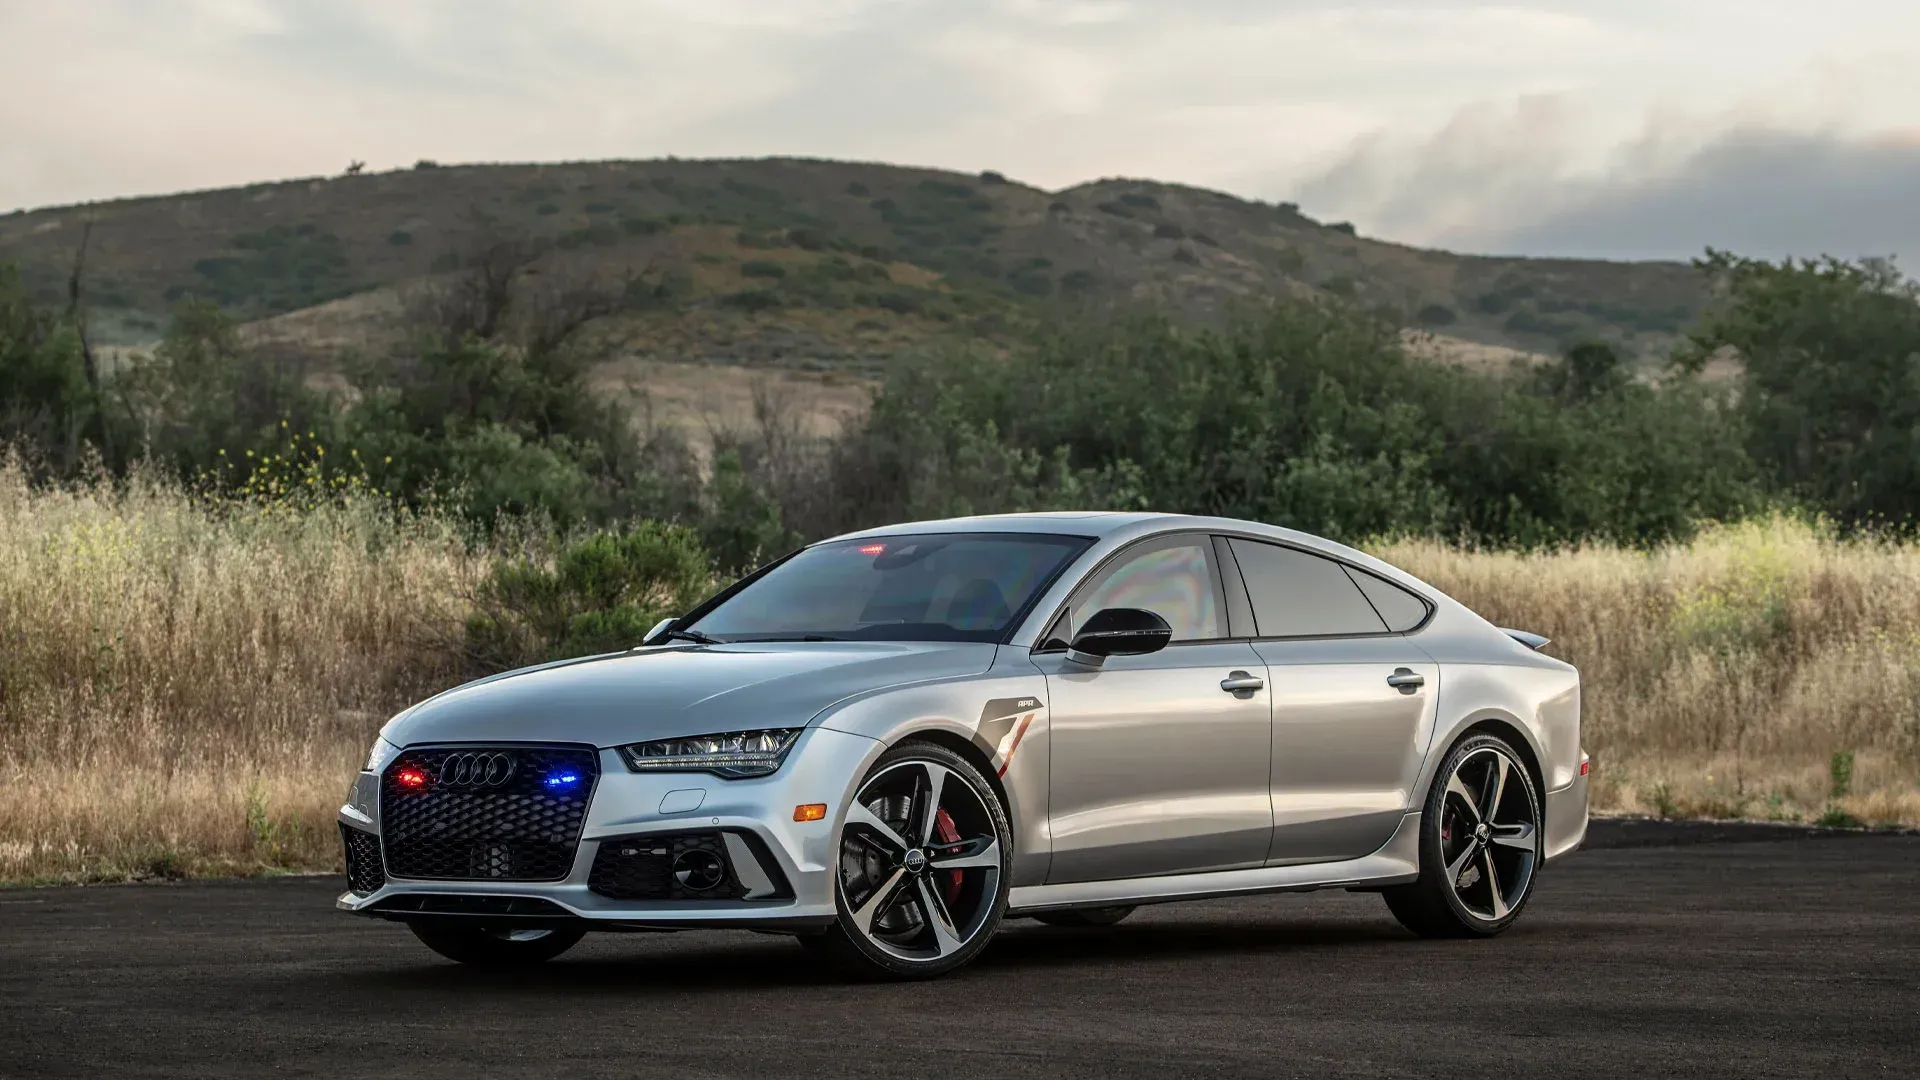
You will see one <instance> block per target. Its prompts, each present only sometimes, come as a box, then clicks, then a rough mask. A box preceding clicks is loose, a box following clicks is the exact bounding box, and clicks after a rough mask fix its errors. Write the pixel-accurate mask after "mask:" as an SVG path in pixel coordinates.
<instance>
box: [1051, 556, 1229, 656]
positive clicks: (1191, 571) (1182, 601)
mask: <svg viewBox="0 0 1920 1080" xmlns="http://www.w3.org/2000/svg"><path fill="white" fill-rule="evenodd" d="M1212 550H1213V541H1212V539H1211V538H1210V537H1205V536H1196V537H1192V538H1190V539H1189V538H1182V539H1181V540H1179V541H1177V542H1175V543H1171V544H1158V543H1156V544H1153V545H1151V546H1150V547H1149V548H1148V549H1147V550H1145V551H1142V552H1140V553H1138V554H1127V555H1122V556H1121V561H1120V562H1119V563H1117V564H1115V565H1114V566H1111V567H1109V568H1107V569H1106V570H1104V571H1102V572H1101V576H1100V580H1099V582H1098V583H1097V584H1095V585H1094V586H1093V588H1092V589H1091V590H1090V591H1089V592H1088V593H1087V594H1086V595H1085V596H1084V597H1083V598H1081V599H1080V600H1077V601H1075V602H1074V605H1073V611H1072V612H1071V613H1070V614H1071V616H1072V622H1073V629H1075V630H1078V629H1079V628H1080V626H1081V624H1082V623H1084V622H1086V621H1087V620H1088V619H1089V618H1091V617H1092V616H1093V615H1094V614H1095V613H1096V612H1099V611H1101V610H1102V609H1104V608H1141V609H1143V610H1146V611H1151V612H1153V613H1154V614H1155V615H1158V616H1160V617H1161V618H1163V619H1165V620H1167V625H1169V626H1171V627H1173V640H1175V641H1205V640H1208V639H1211V638H1217V637H1220V636H1222V635H1221V630H1220V604H1219V601H1218V598H1217V596H1216V590H1215V589H1214V587H1213V581H1214V575H1213V565H1212V563H1211V562H1210V561H1209V560H1210V556H1211V553H1212ZM1069 636H1071V635H1069Z"/></svg>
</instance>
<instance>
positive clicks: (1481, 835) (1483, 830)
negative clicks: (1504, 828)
mask: <svg viewBox="0 0 1920 1080" xmlns="http://www.w3.org/2000/svg"><path fill="white" fill-rule="evenodd" d="M1492 835H1493V830H1492V829H1490V828H1488V827H1487V824H1486V823H1485V822H1481V823H1480V825H1479V826H1478V827H1476V828H1475V829H1474V830H1473V838H1474V839H1475V840H1480V841H1485V840H1486V838H1487V837H1489V836H1492Z"/></svg>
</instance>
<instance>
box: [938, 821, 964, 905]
mask: <svg viewBox="0 0 1920 1080" xmlns="http://www.w3.org/2000/svg"><path fill="white" fill-rule="evenodd" d="M933 835H935V836H937V837H939V838H940V842H941V843H942V844H956V843H959V842H960V830H959V829H956V828H954V825H953V817H952V816H951V815H949V814H948V813H947V812H946V811H945V810H936V811H934V814H933ZM958 899H960V871H958V870H949V871H947V903H949V904H951V903H953V902H954V901H955V900H958Z"/></svg>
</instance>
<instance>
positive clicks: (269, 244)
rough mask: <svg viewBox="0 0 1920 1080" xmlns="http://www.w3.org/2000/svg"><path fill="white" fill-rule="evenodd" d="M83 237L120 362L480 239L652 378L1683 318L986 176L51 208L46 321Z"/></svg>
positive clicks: (625, 173)
mask: <svg viewBox="0 0 1920 1080" xmlns="http://www.w3.org/2000/svg"><path fill="white" fill-rule="evenodd" d="M89 226H90V227H91V229H92V233H91V242H90V244H89V250H88V253H87V262H88V267H89V278H90V283H91V284H90V291H91V295H92V300H93V303H94V306H95V308H96V311H97V316H98V317H97V324H98V331H99V333H101V334H102V335H103V336H102V340H103V341H107V342H121V343H132V342H143V341H150V340H153V339H155V338H157V337H158V336H159V335H160V333H161V332H162V330H163V329H164V327H165V326H166V324H167V322H168V320H169V319H170V317H171V311H172V308H173V306H174V305H175V304H177V303H178V302H179V301H181V300H183V299H186V298H189V297H194V298H199V299H202V300H209V301H212V302H214V303H216V304H218V305H219V306H220V307H221V309H222V310H223V311H224V312H225V313H226V314H227V315H228V316H229V317H232V318H234V319H236V320H238V321H242V322H245V321H251V320H257V319H266V318H271V317H274V316H282V315H286V314H289V313H292V312H295V311H299V310H303V309H307V308H311V307H314V306H316V305H321V304H325V303H327V302H330V301H338V300H341V299H343V298H352V297H366V296H369V295H370V294H380V293H382V292H383V291H391V290H399V291H405V290H406V289H407V288H408V286H409V285H410V284H414V283H420V282H423V281H430V280H431V279H432V278H433V277H434V276H435V275H437V274H441V273H445V272H447V271H449V270H452V269H454V268H456V267H457V266H459V265H460V264H461V262H462V260H463V259H465V258H467V257H469V256H470V253H471V252H472V251H473V250H474V249H475V247H476V246H484V245H483V243H482V241H483V240H484V238H485V237H488V236H493V235H500V234H510V235H516V236H524V237H527V238H529V239H531V240H533V241H536V242H539V243H542V244H548V245H551V246H552V247H553V248H554V249H555V259H554V260H553V262H554V264H555V265H556V266H558V267H561V268H564V272H566V273H568V274H570V275H572V276H576V277H578V276H588V275H599V276H603V277H605V278H610V279H621V280H626V281H628V282H630V283H631V286H632V287H631V290H630V292H629V300H630V301H631V303H630V304H629V305H627V306H626V308H625V309H624V310H623V311H622V312H621V313H620V318H619V319H618V320H617V321H618V323H619V324H620V325H619V326H618V327H617V328H610V329H609V337H610V339H612V340H617V342H618V343H619V345H620V346H621V347H622V348H624V349H626V350H629V351H631V352H632V353H634V354H636V355H641V356H645V357H650V358H665V359H673V360H722V361H728V362H745V363H753V364H785V365H806V366H815V367H849V366H851V367H855V368H864V369H867V370H872V369H874V368H876V367H878V366H881V365H883V364H884V362H885V360H886V359H887V358H889V357H890V356H892V355H893V354H895V353H896V352H897V351H898V350H899V348H900V347H901V345H902V344H903V343H906V344H925V343H943V342H949V341H953V340H969V341H971V340H980V339H986V340H989V341H1000V340H1003V339H1005V338H1006V336H1007V335H1008V334H1009V332H1015V333H1017V329H1018V328H1019V327H1020V326H1022V325H1024V324H1029V323H1031V322H1033V321H1035V320H1038V319H1042V318H1047V317H1050V315H1051V314H1052V313H1054V312H1056V311H1059V310H1060V309H1062V308H1065V309H1069V310H1083V309H1087V308H1094V309H1106V308H1113V307H1117V306H1123V305H1136V304H1142V303H1145V304H1148V305H1150V306H1153V307H1155V308H1157V309H1159V310H1162V311H1165V312H1167V313H1169V314H1170V315H1173V316H1175V317H1177V318H1180V319H1181V320H1183V321H1187V322H1193V321H1208V320H1212V321H1217V320H1219V319H1221V318H1223V317H1224V315H1225V313H1226V312H1227V311H1228V310H1229V309H1230V308H1231V307H1232V306H1233V305H1234V304H1236V303H1241V302H1253V303H1256V304H1260V303H1264V302H1266V301H1269V300H1272V299H1275V298H1314V297H1318V298H1327V297H1337V298H1341V299H1344V300H1348V301H1351V302H1353V303H1355V304H1357V305H1359V306H1361V307H1363V308H1365V309H1367V310H1369V311H1372V312H1375V313H1376V314H1379V315H1380V316H1382V317H1383V318H1385V319H1387V320H1388V321H1392V322H1395V323H1397V324H1400V325H1405V326H1409V327H1414V328H1419V329H1421V330H1424V331H1429V332H1432V333H1435V334H1439V335H1442V336H1444V337H1445V338H1446V339H1447V340H1461V341H1466V342H1481V343H1491V344H1496V345H1504V346H1513V347H1517V348H1520V349H1523V350H1527V351H1533V352H1549V353H1551V352H1556V351H1558V350H1560V349H1561V348H1564V347H1565V346H1567V345H1570V344H1572V343H1574V342H1576V341H1579V340H1587V339H1604V340H1607V341H1609V342H1611V343H1612V344H1613V345H1614V346H1615V347H1616V348H1617V349H1619V350H1620V351H1621V352H1622V353H1623V354H1625V355H1629V356H1641V355H1654V354H1658V353H1660V352H1662V351H1664V349H1665V348H1666V347H1667V346H1669V345H1671V343H1672V342H1673V341H1674V340H1675V338H1676V337H1677V335H1678V334H1679V333H1680V331H1681V330H1682V329H1683V328H1684V327H1685V326H1686V325H1687V324H1688V323H1689V322H1691V321H1692V319H1693V318H1694V317H1695V316H1696V315H1697V314H1698V313H1699V311H1700V310H1701V308H1702V305H1703V303H1704V300H1705V292H1704V290H1703V289H1702V287H1701V283H1700V281H1699V280H1698V278H1697V276H1696V275H1694V274H1693V273H1692V272H1691V271H1690V270H1689V268H1687V267H1686V266H1684V265H1681V264H1677V263H1640V264H1626V263H1607V262H1596V261H1583V260H1564V259H1517V258H1479V257H1467V256H1459V255H1453V254H1450V253H1446V252H1439V251H1423V250H1419V249H1416V248H1411V247H1406V246H1403V245H1399V244H1393V243H1388V242H1384V241H1380V240H1376V239H1373V238H1369V237H1363V236H1359V235H1356V233H1355V232H1354V230H1353V228H1352V226H1350V225H1343V224H1332V225H1328V224H1322V223H1320V222H1316V221H1314V220H1312V219H1311V218H1308V217H1307V216H1305V215H1303V214H1302V213H1301V212H1300V211H1299V209H1298V208H1297V207H1295V206H1292V205H1290V204H1285V203H1282V204H1269V203H1261V202H1256V201H1249V200H1244V199H1238V198H1235V197H1232V196H1229V195H1224V194H1221V193H1218V192H1212V191H1204V190H1198V189H1194V188H1188V187H1181V186H1178V185H1171V184H1160V183H1154V182H1150V181H1141V180H1101V181H1097V182H1094V183H1088V184H1083V185H1080V186H1078V187H1073V188H1069V189H1066V190H1063V191H1057V192H1048V191H1043V190H1041V189H1039V188H1035V187H1031V186H1028V185H1025V184H1021V183H1017V182H1015V181H1012V180H1009V179H1007V178H1006V177H1004V176H1001V175H999V174H997V173H992V172H986V173H981V174H979V175H963V174H957V173H951V172H942V171H936V170H928V169H911V168H901V167H895V166H888V165H872V164H855V163H842V162H830V161H808V160H794V159H768V160H743V161H675V160H666V161H635V162H599V163H570V164H560V165H475V166H461V167H438V166H434V165H432V164H431V163H428V162H422V163H421V164H420V166H418V167H416V168H413V169H409V170H402V171H397V172H389V173H384V174H363V175H355V176H343V177H335V178H327V179H311V180H299V181H288V182H282V183H274V184H262V185H255V186H252V187H245V188H234V189H228V190H222V191H206V192H193V193H189V194H183V195H173V196H162V197H154V198H144V199H128V200H119V201H113V202H105V203H96V204H90V205H86V206H70V207H59V208H51V209H44V210H36V211H33V212H31V213H16V214H13V215H10V216H5V217H0V261H11V262H15V263H17V264H19V265H20V266H21V267H22V269H23V273H24V275H25V279H26V283H27V286H28V290H29V293H30V295H34V296H35V297H36V298H37V299H39V300H40V301H41V302H44V303H57V302H59V300H60V299H61V298H63V296H64V284H65V281H66V278H67V274H68V270H69V268H70V267H71V265H72V263H73V260H74V256H75V252H76V250H77V249H78V248H79V246H80V243H81V237H82V233H83V231H84V230H86V229H87V228H88V227H89ZM373 306H374V307H377V306H378V305H373ZM356 310H361V309H356ZM300 326H301V322H300V321H299V320H294V321H293V322H292V323H289V324H282V325H281V327H280V328H279V333H280V334H281V336H283V337H288V338H294V339H297V338H298V337H299V332H298V331H299V328H300ZM374 329H375V330H378V329H379V328H378V327H376V328H374Z"/></svg>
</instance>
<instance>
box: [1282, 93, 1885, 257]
mask: <svg viewBox="0 0 1920 1080" xmlns="http://www.w3.org/2000/svg"><path fill="white" fill-rule="evenodd" d="M1593 123H1594V118H1593V117H1592V116H1591V115H1590V114H1588V113H1587V111H1586V110H1583V109H1582V108H1580V107H1578V106H1576V105H1574V104H1572V103H1570V102H1569V101H1568V100H1566V99H1564V98H1560V97H1542V98H1532V99H1523V100H1521V101H1519V102H1517V103H1515V104H1513V105H1512V106H1510V107H1507V108H1494V107H1489V106H1485V105H1478V106H1473V107H1470V108H1467V109H1463V110H1461V111H1460V112H1459V113H1457V114H1456V115H1455V116H1454V117H1453V118H1452V119H1451V120H1449V121H1448V122H1447V123H1445V124H1443V125H1442V126H1440V127H1439V128H1437V129H1436V130H1434V131H1433V132H1431V133H1430V134H1428V135H1426V136H1424V137H1421V138H1418V139H1396V138H1393V137H1391V136H1389V135H1387V134H1382V133H1376V134H1374V135H1372V136H1369V137H1367V138H1363V139H1361V140H1358V141H1356V143H1355V144H1354V145H1353V146H1352V147H1351V148H1350V149H1349V151H1348V152H1347V153H1346V154H1345V155H1344V156H1343V157H1341V158H1340V159H1339V160H1338V161H1336V162H1335V163H1334V164H1333V165H1331V166H1329V167H1328V168H1326V169H1325V170H1324V171H1322V172H1321V173H1319V174H1318V175H1316V176H1313V177H1311V178H1309V179H1308V180H1306V181H1305V182H1304V183H1302V184H1301V185H1300V186H1299V188H1298V189H1297V190H1298V191H1299V195H1300V200H1301V202H1302V203H1303V204H1304V206H1305V207H1306V209H1307V210H1308V211H1309V212H1310V213H1311V212H1318V213H1320V214H1322V215H1324V216H1329V217H1335V216H1337V217H1344V218H1351V219H1352V220H1354V221H1356V222H1357V223H1358V224H1359V225H1360V227H1361V228H1362V230H1364V231H1366V232H1368V233H1371V234H1373V235H1376V236H1387V237H1392V238H1394V239H1399V240H1406V241H1409V242H1419V243H1427V244H1434V245H1439V246H1445V247H1449V248H1453V249H1456V250H1463V251H1472V252H1481V253H1490V254H1521V255H1545V254H1554V255H1568V256H1583V257H1594V258H1615V259H1649V258H1654V259H1686V258H1691V257H1694V256H1697V255H1699V254H1700V253H1701V252H1702V251H1703V250H1704V249H1705V248H1707V247H1716V248H1723V249H1729V250H1733V251H1736V252H1739V253H1741V254H1745V255H1753V256H1763V257H1767V258H1781V257H1784V256H1788V255H1793V256H1800V257H1811V256H1817V255H1823V254H1832V255H1837V256H1841V257H1849V258H1852V257H1860V256H1880V255H1896V256H1899V257H1901V258H1902V260H1903V262H1904V263H1905V265H1906V266H1907V268H1908V269H1910V270H1911V269H1915V268H1920V128H1915V129H1911V130H1907V129H1895V130H1891V131H1853V130H1846V129H1842V128H1839V127H1836V126H1833V125H1808V124H1805V123H1804V122H1796V121H1795V119H1794V118H1791V117H1785V118H1783V117H1779V116H1772V115H1768V114H1767V112H1766V111H1765V110H1759V109H1755V108H1741V109H1736V110H1733V111H1731V112H1728V113H1724V114H1721V115H1717V116H1699V115H1692V114H1686V113H1675V112H1665V113H1657V114H1655V115H1653V116H1650V117H1649V118H1647V119H1646V120H1645V121H1644V122H1643V124H1642V126H1641V127H1640V129H1639V130H1638V131H1636V132H1634V133H1633V134H1632V135H1630V136H1629V137H1626V138H1623V139H1620V140H1618V141H1616V142H1614V143H1613V144H1612V145H1610V146H1606V147H1604V148H1600V149H1597V150H1596V149H1595V148H1594V147H1593V146H1592V145H1591V144H1590V143H1588V142H1584V141H1583V137H1582V132H1583V131H1584V130H1586V129H1588V128H1590V127H1591V126H1592V124H1593Z"/></svg>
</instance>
